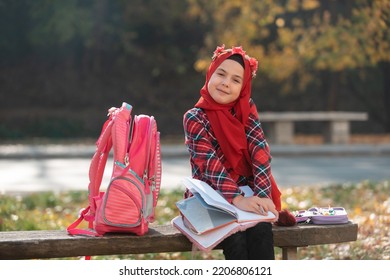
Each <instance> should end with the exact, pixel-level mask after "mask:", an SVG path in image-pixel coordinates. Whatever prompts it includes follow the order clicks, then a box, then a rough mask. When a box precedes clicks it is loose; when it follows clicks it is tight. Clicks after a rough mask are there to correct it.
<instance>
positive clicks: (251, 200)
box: [233, 195, 279, 221]
mask: <svg viewBox="0 0 390 280" xmlns="http://www.w3.org/2000/svg"><path fill="white" fill-rule="evenodd" d="M233 205H234V206H236V207H237V208H239V209H241V210H244V211H249V212H254V213H256V214H260V215H263V216H266V215H267V213H268V211H270V212H271V213H273V214H274V215H275V217H276V219H275V221H277V220H278V218H279V212H278V211H277V210H276V208H275V205H274V203H273V202H272V200H271V199H269V198H266V197H258V196H250V197H244V196H242V195H238V196H236V197H235V198H234V199H233Z"/></svg>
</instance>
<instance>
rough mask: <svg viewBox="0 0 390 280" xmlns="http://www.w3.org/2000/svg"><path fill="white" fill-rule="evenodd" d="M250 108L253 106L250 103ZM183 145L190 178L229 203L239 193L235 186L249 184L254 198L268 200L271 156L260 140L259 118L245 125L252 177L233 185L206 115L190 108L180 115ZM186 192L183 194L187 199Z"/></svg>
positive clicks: (263, 141)
mask: <svg viewBox="0 0 390 280" xmlns="http://www.w3.org/2000/svg"><path fill="white" fill-rule="evenodd" d="M250 106H251V108H252V106H255V108H256V105H255V104H254V102H253V101H252V99H251V100H250ZM183 126H184V133H185V144H186V145H187V148H188V151H189V153H190V163H191V168H192V176H193V178H195V179H199V180H202V181H204V182H206V183H208V184H209V185H210V186H212V187H213V188H214V189H216V190H219V191H220V192H221V193H222V194H223V195H224V197H225V198H226V199H227V200H228V201H229V202H230V203H231V202H232V200H233V198H234V197H236V196H237V195H240V194H242V192H241V191H240V189H239V188H238V187H239V186H243V185H249V186H250V187H251V188H252V190H253V191H254V193H255V195H257V196H260V197H270V192H271V178H270V176H271V166H270V162H271V155H270V151H269V146H268V144H267V142H266V140H265V138H264V133H263V129H262V127H261V124H260V121H259V119H258V118H257V117H256V116H255V115H253V114H250V115H249V119H248V122H247V124H246V126H245V131H246V136H247V140H248V151H249V154H250V156H251V159H252V171H253V176H251V177H248V178H246V177H244V176H240V177H239V179H238V180H237V181H236V182H235V181H234V180H233V179H232V177H231V176H230V175H229V171H230V170H227V169H226V168H225V167H224V162H225V161H226V158H225V157H224V155H223V153H222V150H221V148H220V146H219V144H218V142H217V140H216V138H215V135H214V132H213V130H212V128H211V126H210V122H209V120H208V118H207V115H206V113H205V112H204V111H203V110H202V109H200V108H193V109H191V110H189V111H187V112H186V113H185V114H184V120H183ZM188 195H190V194H189V193H188V192H187V193H186V194H185V196H186V197H187V196H188Z"/></svg>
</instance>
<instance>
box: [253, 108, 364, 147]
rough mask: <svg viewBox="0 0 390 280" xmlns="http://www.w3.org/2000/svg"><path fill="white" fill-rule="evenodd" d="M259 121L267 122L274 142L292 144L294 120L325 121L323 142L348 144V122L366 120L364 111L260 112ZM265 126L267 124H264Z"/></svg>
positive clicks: (270, 136) (270, 137) (271, 139)
mask: <svg viewBox="0 0 390 280" xmlns="http://www.w3.org/2000/svg"><path fill="white" fill-rule="evenodd" d="M259 116H260V121H261V122H269V123H270V124H269V125H268V127H269V139H270V141H271V142H273V143H275V144H294V123H295V122H307V121H316V122H325V123H326V126H325V129H324V133H323V134H324V142H325V143H332V144H348V143H349V139H350V122H352V121H366V120H368V114H367V113H364V112H260V113H259ZM264 127H265V128H267V126H264Z"/></svg>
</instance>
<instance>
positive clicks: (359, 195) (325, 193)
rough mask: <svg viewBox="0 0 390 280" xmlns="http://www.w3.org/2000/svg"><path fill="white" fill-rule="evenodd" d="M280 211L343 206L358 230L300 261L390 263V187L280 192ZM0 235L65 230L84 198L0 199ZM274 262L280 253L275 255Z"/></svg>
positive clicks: (173, 194)
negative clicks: (351, 239) (350, 239)
mask: <svg viewBox="0 0 390 280" xmlns="http://www.w3.org/2000/svg"><path fill="white" fill-rule="evenodd" d="M282 192H283V208H286V209H289V210H290V211H293V210H299V209H307V208H309V207H312V206H328V205H330V206H342V207H344V208H346V210H347V212H348V215H349V218H350V219H351V220H353V221H354V222H356V223H358V225H359V233H358V240H357V241H356V242H349V243H341V244H331V245H319V246H310V247H307V248H300V249H299V258H301V259H354V260H360V259H370V260H381V259H385V260H390V236H389V231H388V229H389V228H390V196H389V194H390V181H383V182H361V183H359V184H344V185H330V186H327V187H322V188H319V187H294V188H287V189H282ZM181 198H182V193H181V191H177V190H176V191H170V192H162V193H161V195H160V198H159V202H158V206H157V209H156V211H157V217H158V219H157V221H156V223H158V224H167V223H170V221H171V219H172V218H173V217H175V216H176V215H177V214H178V211H177V209H176V207H175V202H176V201H178V200H179V199H181ZM0 201H1V202H0V231H12V230H43V229H66V227H67V226H68V225H69V224H70V223H71V222H73V221H74V220H75V219H76V216H77V214H78V211H79V210H80V209H81V208H83V207H85V206H86V205H87V193H86V192H75V191H73V192H66V193H52V192H50V193H34V194H28V195H23V196H6V195H0ZM276 257H277V259H280V258H281V250H279V249H277V250H276ZM95 258H97V259H191V258H195V259H223V255H222V253H221V251H219V250H215V251H213V252H212V253H210V254H204V253H200V252H187V253H160V254H143V255H121V256H100V257H95Z"/></svg>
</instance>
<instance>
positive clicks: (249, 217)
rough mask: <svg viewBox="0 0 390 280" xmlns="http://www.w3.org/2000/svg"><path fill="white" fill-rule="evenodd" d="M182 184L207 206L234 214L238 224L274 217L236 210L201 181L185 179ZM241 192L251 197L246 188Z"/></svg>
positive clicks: (251, 193)
mask: <svg viewBox="0 0 390 280" xmlns="http://www.w3.org/2000/svg"><path fill="white" fill-rule="evenodd" d="M183 183H184V185H185V186H186V187H187V188H188V189H189V190H190V191H191V192H192V193H194V192H196V193H199V194H200V195H201V196H202V197H203V199H204V201H205V202H206V203H207V204H209V205H213V206H215V207H218V208H222V209H226V210H227V211H229V212H231V213H234V215H235V216H236V217H237V221H238V222H248V221H271V220H273V219H274V218H275V215H274V214H273V213H271V212H268V214H267V215H266V216H263V215H259V214H256V213H253V212H248V211H244V210H241V209H239V208H237V207H236V206H234V205H233V204H230V203H229V202H228V201H227V200H226V199H225V198H224V197H223V196H222V195H221V194H220V193H218V192H217V191H215V190H214V189H213V188H212V187H211V186H209V185H208V184H207V183H205V182H203V181H201V180H197V179H193V178H190V177H186V178H185V179H184V180H183ZM242 190H243V191H244V193H245V196H249V195H253V191H252V190H251V189H250V188H249V187H248V186H247V188H245V187H243V189H242ZM251 191H252V192H251Z"/></svg>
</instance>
